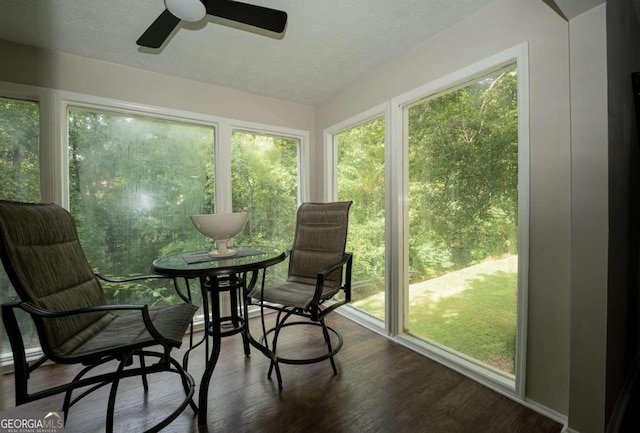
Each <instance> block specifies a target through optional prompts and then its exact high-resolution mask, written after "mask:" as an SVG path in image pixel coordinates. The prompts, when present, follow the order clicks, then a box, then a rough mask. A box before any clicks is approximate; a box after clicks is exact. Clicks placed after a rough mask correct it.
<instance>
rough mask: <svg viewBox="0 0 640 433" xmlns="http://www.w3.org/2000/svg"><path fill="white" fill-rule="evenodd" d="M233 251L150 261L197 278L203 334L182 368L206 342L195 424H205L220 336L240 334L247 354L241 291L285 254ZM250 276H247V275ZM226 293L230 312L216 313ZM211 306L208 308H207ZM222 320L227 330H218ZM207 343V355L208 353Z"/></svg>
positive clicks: (163, 270)
mask: <svg viewBox="0 0 640 433" xmlns="http://www.w3.org/2000/svg"><path fill="white" fill-rule="evenodd" d="M235 248H236V254H235V255H233V256H227V257H210V256H209V254H208V251H207V250H202V251H192V252H187V253H179V254H173V255H170V256H167V257H162V258H159V259H156V260H154V261H153V265H152V270H153V272H154V273H156V274H159V275H166V276H171V277H174V278H184V279H185V281H186V284H187V288H188V287H189V285H188V280H189V279H194V278H197V279H199V280H200V290H201V293H202V309H203V313H204V314H203V316H204V331H205V332H204V336H203V338H202V340H201V341H200V342H198V343H197V344H195V345H193V344H192V345H191V347H190V348H189V349H188V350H187V352H186V353H185V355H184V358H183V367H184V368H185V370H186V369H187V367H188V360H189V354H190V352H191V350H193V349H195V348H196V347H197V346H199V345H200V344H202V342H205V341H206V344H205V347H206V349H205V356H207V357H208V358H207V361H206V368H205V371H204V374H203V375H202V379H201V381H200V392H199V396H198V424H206V423H207V399H208V393H209V382H210V381H211V375H212V374H213V370H214V369H215V366H216V362H217V361H218V356H219V355H220V345H221V339H222V337H225V336H227V335H233V334H237V333H241V334H242V340H243V344H244V352H245V355H247V356H248V355H249V342H248V339H247V331H246V326H245V318H244V317H243V315H242V312H243V311H244V310H243V303H244V302H245V301H244V294H245V293H248V292H249V291H251V289H252V288H253V287H254V286H255V284H256V281H257V277H258V272H257V271H258V270H260V269H263V268H266V267H268V266H271V265H273V264H276V263H278V262H280V261H282V260H284V258H285V257H286V255H285V253H284V252H283V251H281V250H278V249H276V248H273V247H268V246H259V247H247V246H243V247H235ZM249 275H250V276H249ZM222 293H229V300H230V304H231V305H230V315H229V316H224V317H221V315H220V295H221V294H222ZM209 306H211V308H209ZM225 323H230V324H231V325H232V327H231V329H227V330H224V331H223V330H222V329H221V326H222V325H223V324H225ZM209 342H211V354H210V355H209Z"/></svg>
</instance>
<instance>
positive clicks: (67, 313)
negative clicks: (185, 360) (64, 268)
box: [17, 302, 171, 347]
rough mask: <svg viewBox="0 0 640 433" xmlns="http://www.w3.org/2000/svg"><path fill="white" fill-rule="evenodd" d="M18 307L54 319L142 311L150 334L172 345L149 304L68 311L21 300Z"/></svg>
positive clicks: (100, 306) (97, 306) (161, 341)
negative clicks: (158, 325) (155, 324)
mask: <svg viewBox="0 0 640 433" xmlns="http://www.w3.org/2000/svg"><path fill="white" fill-rule="evenodd" d="M17 307H18V308H20V309H22V310H24V311H26V312H27V313H29V314H32V315H34V316H37V317H40V318H43V319H54V318H60V317H68V316H73V315H77V314H87V313H96V312H103V311H140V313H141V314H142V321H143V322H144V325H145V328H147V331H149V334H151V336H152V337H153V338H154V339H155V340H156V341H158V343H160V344H161V345H163V346H165V347H167V346H169V345H171V343H170V342H169V341H167V340H166V339H165V338H164V337H163V336H162V334H160V332H159V331H158V330H157V329H156V327H155V326H153V322H152V321H151V316H149V306H148V305H133V304H132V305H126V304H119V305H96V306H93V307H86V308H78V309H75V310H67V311H51V310H46V309H44V308H40V307H36V306H35V305H33V304H32V303H30V302H21V303H19V304H18V305H17Z"/></svg>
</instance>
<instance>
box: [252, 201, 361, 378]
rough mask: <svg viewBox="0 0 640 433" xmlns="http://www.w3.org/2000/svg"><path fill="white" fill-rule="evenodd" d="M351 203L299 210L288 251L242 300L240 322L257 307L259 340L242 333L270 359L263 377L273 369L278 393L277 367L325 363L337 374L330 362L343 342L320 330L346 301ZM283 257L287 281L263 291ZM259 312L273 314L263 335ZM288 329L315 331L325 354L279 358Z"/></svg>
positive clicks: (348, 294) (307, 206) (326, 328)
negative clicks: (286, 263)
mask: <svg viewBox="0 0 640 433" xmlns="http://www.w3.org/2000/svg"><path fill="white" fill-rule="evenodd" d="M351 203H352V202H351V201H346V202H334V203H304V204H302V205H301V206H300V207H299V209H298V213H297V220H296V230H295V235H294V240H293V248H291V249H290V250H288V251H286V252H285V253H284V254H282V255H281V256H279V257H278V258H276V259H274V260H273V261H271V262H269V263H267V264H266V266H265V268H264V269H262V272H261V278H262V283H261V284H259V285H255V286H253V287H254V288H253V289H252V290H251V291H250V292H249V293H248V294H247V299H246V302H245V317H249V316H248V306H249V305H258V306H260V312H261V317H262V337H261V338H260V339H259V340H256V339H254V338H253V337H252V336H251V333H250V330H247V333H248V334H249V335H248V337H249V341H250V342H251V344H252V345H253V346H254V347H256V348H257V349H258V350H260V351H261V352H262V353H263V354H265V355H266V356H267V357H269V358H270V359H271V365H270V367H269V372H268V374H267V377H268V378H271V373H272V372H273V370H274V369H275V372H276V377H277V379H278V387H279V388H280V389H282V376H281V374H280V367H279V365H278V364H279V363H283V364H311V363H315V362H320V361H324V360H326V359H329V360H330V362H331V367H332V368H333V372H334V374H337V373H338V370H337V368H336V364H335V361H334V359H333V357H334V355H335V354H336V353H338V351H339V350H340V349H341V348H342V344H343V338H342V336H341V335H340V333H339V332H338V331H337V330H335V329H334V328H331V327H329V326H327V325H326V324H325V321H324V318H325V316H326V315H327V314H329V313H330V312H332V311H333V310H335V309H336V308H338V307H339V306H341V305H344V304H345V303H348V302H350V301H351V268H352V261H353V256H352V254H351V253H345V247H346V242H347V229H348V221H349V208H350V207H351ZM287 257H288V258H289V270H288V276H287V280H286V281H285V282H283V283H277V284H269V285H266V284H265V277H266V273H267V272H266V270H267V268H268V267H270V266H273V265H275V264H277V263H279V262H282V261H284V260H285V259H286V258H287ZM246 277H247V276H246V275H245V278H246ZM251 278H252V281H251V284H249V287H252V285H253V284H254V283H255V279H256V278H259V277H258V273H254V274H252V276H251ZM343 283H344V284H343ZM245 284H247V283H245ZM341 291H342V292H343V293H344V296H343V297H342V298H341V299H332V298H334V296H335V295H337V294H338V293H339V292H341ZM329 301H330V302H329ZM265 309H267V310H275V311H277V315H276V323H275V326H274V327H273V328H270V329H267V327H266V325H265V318H264V314H265ZM300 317H302V318H304V320H299V319H298V320H291V321H289V319H291V318H300ZM293 325H315V326H319V327H321V328H322V334H323V337H324V344H326V346H327V347H326V352H323V353H322V354H321V355H320V356H316V357H312V358H287V357H283V356H279V355H278V352H277V346H278V337H279V336H280V332H281V331H282V329H283V328H285V327H288V326H293ZM329 332H331V333H333V334H334V335H335V336H336V337H337V340H338V341H337V344H335V346H334V345H332V342H331V338H330V334H329Z"/></svg>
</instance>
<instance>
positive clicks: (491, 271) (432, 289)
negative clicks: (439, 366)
mask: <svg viewBox="0 0 640 433" xmlns="http://www.w3.org/2000/svg"><path fill="white" fill-rule="evenodd" d="M517 275H518V274H517V256H511V257H507V258H504V259H499V260H488V261H485V262H483V263H481V264H479V265H475V266H470V267H468V268H465V269H462V270H459V271H456V272H450V273H449V274H446V275H443V276H441V277H438V278H434V279H432V280H429V281H423V282H420V283H416V284H412V285H411V286H410V289H409V292H410V307H409V329H408V330H407V332H409V333H410V334H412V335H415V336H418V337H421V338H425V339H428V340H430V341H431V342H433V343H436V344H438V345H440V346H444V347H447V348H449V349H452V350H454V351H457V352H460V353H462V354H464V355H466V356H469V357H471V358H473V359H476V360H478V361H480V362H482V363H485V364H487V365H489V366H491V367H494V368H496V369H498V370H500V371H502V372H504V373H507V374H510V375H513V374H514V360H515V343H516V286H517ZM383 299H384V298H383V297H381V296H380V295H374V296H371V297H369V298H366V299H363V300H361V301H358V302H355V303H354V305H355V306H356V307H358V308H361V309H363V310H364V311H367V312H369V313H371V314H374V315H376V314H380V313H381V311H382V310H383V309H384V303H383Z"/></svg>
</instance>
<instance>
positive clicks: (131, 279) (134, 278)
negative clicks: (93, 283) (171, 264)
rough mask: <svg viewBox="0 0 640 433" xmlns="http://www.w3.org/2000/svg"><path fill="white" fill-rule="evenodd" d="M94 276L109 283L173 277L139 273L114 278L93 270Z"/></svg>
mask: <svg viewBox="0 0 640 433" xmlns="http://www.w3.org/2000/svg"><path fill="white" fill-rule="evenodd" d="M94 274H95V275H96V277H98V278H100V279H101V280H103V281H107V282H109V283H127V282H129V281H141V280H154V279H160V278H163V279H173V277H169V276H166V275H155V274H154V275H139V276H135V277H125V278H114V277H109V276H107V275H104V274H101V273H99V272H94Z"/></svg>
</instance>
